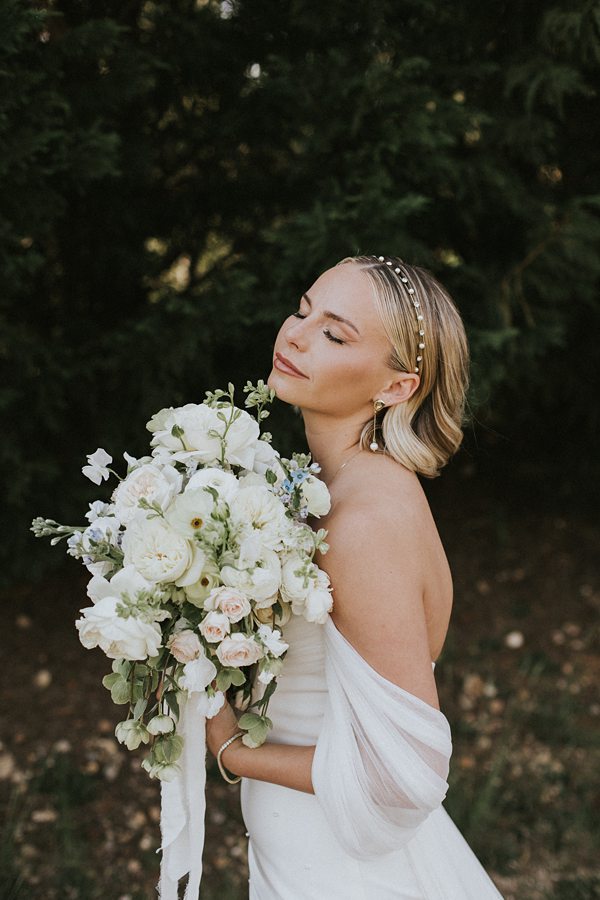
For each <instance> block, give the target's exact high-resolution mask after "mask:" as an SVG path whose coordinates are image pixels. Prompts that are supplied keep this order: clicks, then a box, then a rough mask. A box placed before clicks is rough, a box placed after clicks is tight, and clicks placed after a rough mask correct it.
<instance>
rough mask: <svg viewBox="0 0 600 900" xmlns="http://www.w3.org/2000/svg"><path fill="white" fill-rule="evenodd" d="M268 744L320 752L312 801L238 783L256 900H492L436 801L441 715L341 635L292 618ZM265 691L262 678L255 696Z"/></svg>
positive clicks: (444, 755) (443, 786) (445, 733)
mask: <svg viewBox="0 0 600 900" xmlns="http://www.w3.org/2000/svg"><path fill="white" fill-rule="evenodd" d="M282 634H283V637H284V639H285V640H286V641H288V642H289V644H290V648H289V650H288V651H287V655H286V657H285V660H284V665H283V669H282V672H281V674H280V675H279V676H278V679H277V689H276V691H275V693H274V694H273V696H272V697H271V699H270V701H269V707H268V713H267V714H268V715H269V717H270V718H271V719H272V721H273V729H272V731H270V732H269V735H268V740H269V741H272V742H274V743H280V744H299V745H302V746H308V745H316V750H315V755H314V759H313V766H312V783H313V787H314V790H315V793H314V794H308V793H306V792H304V791H298V790H295V789H293V788H287V787H281V786H280V785H276V784H271V783H270V782H266V781H259V780H257V779H252V778H242V781H241V784H240V788H241V808H242V815H243V818H244V822H245V824H246V828H247V829H248V830H247V836H248V864H249V872H250V878H249V900H392V898H394V900H497V898H500V900H501V894H500V893H499V892H498V891H497V889H496V888H495V886H494V884H493V882H492V881H491V879H490V878H489V876H488V875H487V873H486V872H485V870H484V869H483V867H482V866H481V864H480V863H479V861H478V859H477V858H476V856H475V855H474V853H473V851H472V850H471V849H470V847H469V845H468V844H467V842H466V841H465V839H464V838H463V836H462V835H461V833H460V832H459V830H458V829H457V828H456V826H455V825H454V823H453V822H452V820H451V819H450V817H449V816H448V814H447V813H446V811H445V810H444V808H443V807H442V805H441V802H442V800H443V798H444V796H445V794H446V791H447V788H448V784H447V781H446V776H447V773H448V763H449V759H450V754H451V751H452V743H451V739H450V729H449V726H448V722H447V720H446V718H445V716H444V715H443V714H442V713H441V712H439V711H438V710H436V709H435V708H434V707H432V706H430V705H429V704H427V703H425V702H424V701H422V700H420V699H418V698H417V697H415V696H414V695H413V694H410V693H408V692H407V691H404V690H403V689H402V688H400V687H398V686H397V685H395V684H393V683H392V682H390V681H388V680H387V679H386V678H384V677H383V676H382V675H380V674H379V673H378V672H376V671H375V670H374V669H373V668H372V667H371V666H370V665H369V663H367V661H366V660H365V659H364V658H363V657H362V656H360V655H359V654H358V652H357V651H356V650H355V649H354V647H353V646H352V645H351V644H350V643H349V642H348V641H347V640H346V638H345V637H344V636H343V635H342V634H341V632H340V631H339V630H338V629H337V628H336V626H335V624H334V622H333V619H331V617H330V616H328V618H327V621H326V623H325V625H317V624H311V623H309V622H307V621H306V620H305V619H304V618H303V617H301V616H292V617H291V619H290V620H289V621H288V622H287V623H286V624H285V625H284V626H283V628H282ZM263 691H264V685H262V684H260V682H255V684H254V689H253V696H252V700H255V699H257V698H258V697H260V696H262V692H263Z"/></svg>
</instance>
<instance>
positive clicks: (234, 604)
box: [204, 587, 252, 623]
mask: <svg viewBox="0 0 600 900" xmlns="http://www.w3.org/2000/svg"><path fill="white" fill-rule="evenodd" d="M204 609H206V610H220V611H221V612H222V613H225V615H226V616H227V618H228V619H229V621H230V622H231V623H234V622H239V621H240V619H243V618H244V616H247V615H249V613H250V612H251V610H252V607H251V606H250V601H249V600H248V598H247V597H246V595H245V594H244V593H243V591H239V590H236V588H231V587H218V588H214V589H213V590H212V591H211V592H210V594H209V595H208V597H207V598H206V599H205V601H204Z"/></svg>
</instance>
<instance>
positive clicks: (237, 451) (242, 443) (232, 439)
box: [218, 408, 260, 469]
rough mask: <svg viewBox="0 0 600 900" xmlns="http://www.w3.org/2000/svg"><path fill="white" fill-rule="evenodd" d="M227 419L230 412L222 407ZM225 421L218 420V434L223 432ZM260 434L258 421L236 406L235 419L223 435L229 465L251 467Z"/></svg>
mask: <svg viewBox="0 0 600 900" xmlns="http://www.w3.org/2000/svg"><path fill="white" fill-rule="evenodd" d="M223 412H224V413H225V415H226V417H227V419H228V420H229V416H230V415H231V412H230V411H229V410H227V409H224V410H223ZM225 427H226V426H225V423H224V422H221V421H219V426H218V430H219V433H220V434H223V433H224V432H225ZM259 434H260V428H259V427H258V422H257V421H256V419H255V418H254V416H251V415H250V413H248V412H246V411H245V410H243V409H237V408H236V418H235V421H234V422H232V423H231V425H230V426H229V428H228V429H227V434H226V436H225V459H226V460H227V462H228V463H230V465H236V466H243V467H244V469H252V467H253V465H254V459H255V457H256V449H255V447H256V441H257V438H258V436H259Z"/></svg>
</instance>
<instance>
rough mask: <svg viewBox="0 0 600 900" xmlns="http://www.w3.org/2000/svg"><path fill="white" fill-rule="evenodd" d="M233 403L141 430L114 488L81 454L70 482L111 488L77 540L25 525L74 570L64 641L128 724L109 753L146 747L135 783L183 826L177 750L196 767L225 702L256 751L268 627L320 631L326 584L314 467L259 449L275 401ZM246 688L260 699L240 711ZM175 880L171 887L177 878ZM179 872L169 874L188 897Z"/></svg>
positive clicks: (47, 526) (66, 529)
mask: <svg viewBox="0 0 600 900" xmlns="http://www.w3.org/2000/svg"><path fill="white" fill-rule="evenodd" d="M244 392H245V393H246V394H247V396H246V398H245V406H246V410H244V409H240V408H238V407H236V406H235V404H234V387H233V385H232V384H229V385H228V392H225V391H222V390H216V391H214V392H210V391H207V392H206V399H205V400H204V401H203V402H202V403H199V404H193V403H189V404H187V405H185V406H182V407H178V408H172V407H171V408H167V409H162V410H160V412H158V413H156V415H154V416H153V417H152V418H151V419H150V421H149V422H148V423H147V426H146V427H147V428H148V430H149V431H150V432H151V434H152V439H151V442H150V445H151V447H152V451H151V455H149V456H144V457H141V458H140V459H136V458H134V457H132V456H130V455H129V454H128V453H124V454H123V455H124V458H125V460H126V463H127V470H126V473H125V475H124V476H123V477H121V476H120V475H119V474H118V473H117V472H116V471H115V470H114V469H112V468H111V467H110V466H111V463H112V461H113V460H112V457H111V456H110V455H109V454H108V453H106V451H105V450H103V449H98V450H96V452H95V453H92V454H90V456H88V464H87V465H85V466H84V467H83V469H82V471H83V473H84V474H85V475H86V476H87V477H88V478H90V479H91V480H92V481H93V482H94V483H95V484H97V485H100V484H101V482H102V481H103V480H105V479H108V478H109V477H110V476H111V474H112V475H114V476H115V477H116V478H117V480H118V484H117V485H116V487H115V488H114V490H113V491H112V495H111V497H110V500H109V502H104V501H102V500H95V501H94V502H92V503H91V504H90V507H89V511H88V512H87V513H86V516H85V517H86V519H87V520H88V524H86V525H78V526H67V525H60V524H58V523H57V522H55V521H54V520H52V519H43V518H36V519H34V520H33V523H32V531H33V532H34V534H35V535H36V536H38V537H50V538H51V543H52V544H56V543H58V542H59V541H61V540H63V539H64V540H65V541H66V545H67V552H68V553H69V554H70V555H71V556H73V557H75V558H78V559H80V560H81V561H82V563H83V565H84V566H85V567H86V568H87V569H88V570H89V572H90V574H91V576H92V577H91V579H90V581H89V584H88V588H87V593H88V596H89V598H90V600H91V601H92V605H90V606H87V607H85V608H84V609H82V610H81V617H80V618H79V619H78V620H77V621H76V623H75V625H76V628H77V630H78V632H79V638H80V640H81V642H82V644H83V645H84V646H85V647H87V648H93V647H100V648H101V649H102V650H103V651H104V653H105V654H106V656H107V657H108V658H109V659H112V660H113V663H112V672H111V673H110V674H107V675H106V676H105V677H104V679H103V684H104V686H105V687H106V688H107V689H108V690H110V693H111V697H112V700H113V702H114V703H116V704H119V705H123V706H126V707H127V708H128V711H127V717H126V718H125V719H124V720H123V721H122V722H119V724H118V725H117V726H116V729H115V735H116V738H117V740H118V741H120V742H121V743H122V744H124V745H125V746H126V747H127V748H128V749H130V750H133V749H136V748H138V747H139V746H140V745H142V744H144V745H148V753H147V755H146V756H145V758H144V759H143V761H142V766H143V768H144V769H145V770H146V771H147V772H148V773H149V775H150V776H151V777H156V778H158V779H160V780H161V782H162V783H163V801H164V800H165V797H166V796H167V792H166V791H165V786H166V785H165V783H167V782H173V783H174V785H175V786H176V787H178V788H181V789H182V793H181V792H180V793H179V794H171V795H170V796H171V799H173V797H177V798H179V799H178V800H177V803H179V806H180V807H182V801H181V797H182V796H187V800H188V803H187V805H186V804H185V803H183V814H184V816H185V817H186V819H189V817H190V816H191V815H192V810H191V806H192V803H195V804H196V814H197V812H198V809H197V807H198V804H199V803H200V801H201V798H200V797H199V796H198V790H197V789H198V785H199V784H201V787H202V793H203V789H204V782H203V781H202V780H201V779H197V781H196V784H195V785H192V784H191V782H190V771H189V766H190V765H192V764H193V763H192V758H191V756H190V757H186V746H185V745H186V742H188V741H190V742H191V743H192V744H193V750H194V753H195V759H196V765H197V760H198V752H199V751H200V752H203V753H205V733H204V732H203V733H202V741H201V744H200V745H198V740H199V735H198V732H199V730H200V729H199V725H200V723H201V722H205V718H210V717H211V716H214V715H216V714H217V713H218V711H219V709H220V708H221V707H222V705H223V703H224V701H225V697H226V694H227V693H229V694H230V695H231V699H232V702H233V703H234V706H236V707H237V708H238V709H239V710H240V711H241V712H242V713H243V714H242V715H241V717H240V718H239V722H238V724H239V727H240V730H243V731H245V732H246V733H245V734H244V735H243V737H242V741H243V742H244V743H245V744H246V745H247V746H248V747H258V746H260V745H261V744H262V743H263V742H264V741H265V739H266V737H267V734H268V731H269V728H270V727H271V726H272V722H271V720H270V719H269V717H268V716H267V709H268V702H269V698H270V697H271V696H272V694H273V692H274V690H275V689H276V684H277V675H278V674H279V673H280V672H281V669H282V666H283V661H284V658H285V654H286V651H287V649H288V646H289V645H288V644H287V643H286V642H285V641H284V640H283V639H282V635H281V631H280V628H278V627H277V626H280V627H281V626H283V625H284V624H285V623H286V622H287V621H288V619H289V618H290V616H291V615H302V616H304V617H305V618H306V619H307V620H308V621H309V622H314V623H316V624H322V623H324V622H325V620H326V618H327V614H328V612H329V611H330V610H331V608H332V597H331V587H330V584H329V578H328V576H327V574H326V573H325V572H324V571H323V570H321V569H319V568H318V566H317V565H316V564H315V563H314V562H313V561H312V560H313V556H314V553H315V552H316V550H318V549H320V550H321V552H326V551H327V549H328V545H327V544H326V543H325V537H326V535H327V532H326V531H325V530H324V529H319V530H318V531H316V532H315V531H313V529H311V528H310V527H309V526H308V525H307V524H306V523H305V522H304V521H303V520H304V519H306V517H307V516H308V515H313V516H316V517H318V516H321V515H324V514H325V513H326V512H328V510H329V506H330V498H329V493H328V491H327V487H326V486H325V484H324V483H323V482H322V481H320V480H319V479H318V478H317V473H318V472H319V471H320V466H319V465H318V464H317V463H315V462H312V463H311V462H310V455H307V454H300V453H294V454H292V458H291V459H286V458H283V457H281V456H280V454H279V453H278V452H277V451H276V450H275V449H274V448H273V446H272V444H271V435H270V434H269V433H268V432H263V433H262V434H261V430H260V423H261V422H262V421H263V420H264V419H265V418H266V417H267V416H268V415H269V412H268V410H266V409H265V408H264V407H265V406H266V404H268V403H271V402H272V401H273V399H274V396H275V392H274V391H272V390H270V389H269V388H267V387H266V386H265V384H264V383H263V382H262V381H259V382H258V383H257V385H256V386H254V385H253V384H252V383H251V382H248V383H247V384H246V386H245V387H244ZM247 409H254V410H255V411H256V417H254V416H252V415H251V414H250V413H249V412H248V411H247ZM255 677H256V678H257V680H258V681H259V682H261V683H262V684H264V685H265V690H264V692H263V695H262V697H261V698H260V700H257V701H256V702H255V703H249V700H250V698H251V693H252V686H253V682H254V679H255ZM253 707H256V708H257V711H256V712H253V711H251V709H252V708H253ZM184 709H185V710H186V711H187V717H186V716H184ZM183 718H187V721H186V722H182V721H181V720H182V719H183ZM192 724H193V725H194V728H192ZM188 753H191V749H190V748H188ZM186 759H187V763H186ZM202 759H204V756H202ZM186 765H187V768H186ZM203 768H204V767H203ZM203 777H204V776H203ZM186 780H187V782H188V783H187V784H185V782H186ZM202 809H203V807H202ZM179 812H180V813H181V809H180V810H179ZM171 813H172V810H171ZM175 818H176V817H175ZM180 818H181V817H180ZM172 819H173V816H172V815H169V820H170V821H171V820H172ZM169 827H170V826H169V825H168V823H164V828H163V848H164V846H165V845H166V844H168V843H170V842H171V841H173V840H175V837H176V836H177V835H175V836H174V835H173V834H171V835H169V834H166V833H165V832H166V830H168V828H169ZM180 830H181V828H180ZM196 837H197V838H198V825H196ZM202 841H203V832H202ZM188 852H190V854H191V850H190V851H188ZM200 855H201V854H200ZM163 862H164V858H163ZM177 865H180V861H179V862H177V861H175V862H174V863H173V866H172V867H171V868H172V871H171V873H170V878H171V881H169V885H171V886H172V882H173V880H174V881H175V885H176V881H177V877H179V875H180V874H182V873H181V872H177V871H176V869H177ZM191 868H193V865H192V863H190V865H189V867H188V868H185V867H184V871H188V870H190V881H189V885H191V884H192V881H193V879H192V872H191ZM167 881H168V878H167V876H165V878H164V879H163V881H162V882H161V883H162V884H163V887H164V885H166V883H167ZM196 881H197V883H198V884H199V872H196ZM168 890H171V888H170V887H169V888H168ZM188 891H190V887H189V886H188ZM171 893H172V891H171ZM166 895H167V888H166V887H164V892H163V893H161V896H165V897H166ZM175 895H176V887H175ZM187 896H188V894H187V893H186V897H187ZM191 896H192V894H191V893H190V897H191Z"/></svg>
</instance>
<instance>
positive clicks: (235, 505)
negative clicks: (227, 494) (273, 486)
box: [230, 484, 288, 550]
mask: <svg viewBox="0 0 600 900" xmlns="http://www.w3.org/2000/svg"><path fill="white" fill-rule="evenodd" d="M230 512H231V522H232V524H233V527H234V528H235V529H236V532H237V533H238V534H239V535H241V536H247V535H254V536H255V537H256V536H258V537H260V540H261V543H262V544H263V545H264V546H265V547H268V548H269V549H270V550H277V549H279V548H280V547H281V536H282V534H283V533H285V532H286V531H287V528H288V525H287V523H288V517H287V516H286V514H285V507H284V505H283V503H282V502H281V500H279V499H278V498H277V497H275V495H274V494H272V493H271V491H270V490H269V489H268V487H267V486H266V485H264V484H263V485H261V486H259V485H249V486H248V487H241V488H240V489H239V491H238V492H237V494H236V495H235V497H234V498H233V500H232V502H231V504H230Z"/></svg>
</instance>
